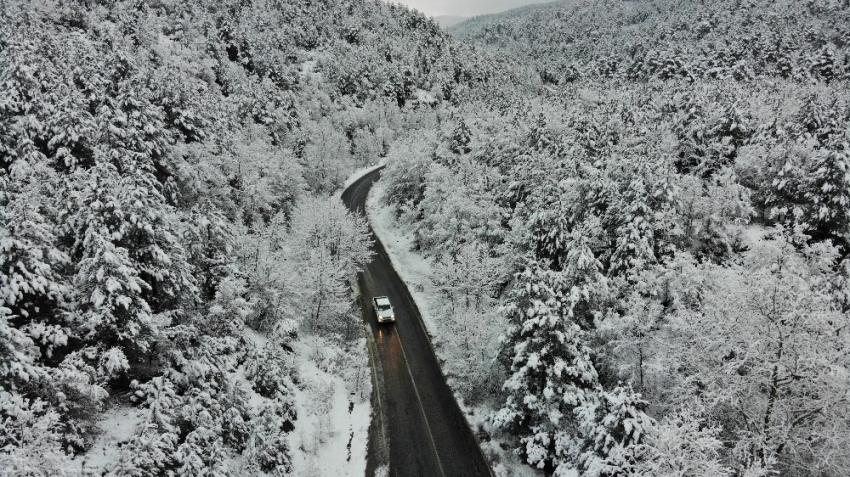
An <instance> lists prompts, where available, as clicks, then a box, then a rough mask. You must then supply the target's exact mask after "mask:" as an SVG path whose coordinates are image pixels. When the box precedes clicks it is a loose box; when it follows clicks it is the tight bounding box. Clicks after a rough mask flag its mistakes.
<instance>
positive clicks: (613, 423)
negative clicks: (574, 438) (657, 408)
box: [575, 385, 655, 477]
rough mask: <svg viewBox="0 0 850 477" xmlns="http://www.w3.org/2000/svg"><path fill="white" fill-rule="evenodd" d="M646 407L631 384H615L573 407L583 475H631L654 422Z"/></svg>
mask: <svg viewBox="0 0 850 477" xmlns="http://www.w3.org/2000/svg"><path fill="white" fill-rule="evenodd" d="M648 407H649V403H648V402H647V401H644V400H643V399H642V397H641V395H640V394H638V393H635V392H634V390H632V387H631V385H626V386H623V385H618V386H616V387H615V388H614V389H612V390H610V391H601V392H599V393H598V394H597V395H596V399H595V400H590V401H587V402H585V403H583V404H582V405H581V406H579V407H578V408H577V409H576V410H575V412H576V414H577V416H578V420H579V422H580V429H581V434H582V436H583V438H584V448H583V452H582V454H581V456H580V457H579V460H578V467H579V469H580V470H581V475H582V476H583V477H621V476H625V475H633V469H634V468H635V466H636V464H637V463H638V462H639V461H641V460H642V459H644V458H645V453H646V452H647V448H648V447H647V445H646V444H645V441H646V438H647V433H649V432H651V431H652V428H653V426H654V425H655V422H654V421H653V420H652V419H651V418H650V417H649V416H648V415H647V414H646V411H647V409H648Z"/></svg>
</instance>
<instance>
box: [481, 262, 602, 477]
mask: <svg viewBox="0 0 850 477" xmlns="http://www.w3.org/2000/svg"><path fill="white" fill-rule="evenodd" d="M570 278H571V277H570V276H569V275H568V274H567V272H563V271H562V272H556V271H552V270H549V269H548V267H547V266H546V265H545V264H541V263H540V262H538V261H537V260H535V259H529V260H528V263H527V265H526V268H525V270H523V271H522V272H521V273H519V274H517V276H516V282H515V283H514V287H513V290H512V291H511V294H510V299H509V304H508V305H507V308H506V310H507V313H508V319H509V323H510V327H509V329H508V333H507V336H506V337H505V338H504V340H503V342H502V347H501V352H500V360H501V361H502V363H503V364H504V365H505V366H506V367H508V368H509V370H510V375H509V377H508V379H507V381H505V384H504V390H505V392H506V393H507V395H508V397H507V399H506V401H505V403H504V404H503V405H502V408H501V409H499V410H498V411H497V412H496V413H495V414H494V415H493V417H492V419H493V422H494V424H495V425H496V426H497V427H498V428H501V429H504V430H507V431H509V432H511V433H512V434H513V435H515V436H517V437H519V442H520V446H521V447H520V449H519V451H520V453H521V455H522V456H523V458H524V459H525V460H526V462H527V463H528V464H530V465H532V466H535V467H537V468H540V469H548V470H550V471H552V470H555V469H558V468H561V467H564V468H570V467H572V465H573V462H574V459H575V457H576V456H577V455H578V450H579V446H580V444H579V442H578V441H577V440H576V436H577V435H578V433H577V430H578V428H577V425H576V423H575V420H574V418H573V411H574V409H575V408H576V407H577V406H579V405H581V404H582V403H584V402H585V401H586V400H587V399H588V394H592V393H593V392H595V390H596V388H597V386H598V382H597V379H598V377H597V373H596V369H595V368H594V366H593V363H592V362H591V357H590V356H591V351H590V349H589V348H588V347H587V345H586V344H585V343H584V332H583V331H582V329H581V327H579V325H577V324H576V323H575V321H573V318H572V315H573V311H574V308H575V300H576V299H579V298H580V297H581V296H582V295H584V293H583V291H582V290H581V289H580V288H577V287H575V286H574V284H573V281H572V280H571V279H570Z"/></svg>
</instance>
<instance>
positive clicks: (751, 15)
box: [453, 0, 850, 85]
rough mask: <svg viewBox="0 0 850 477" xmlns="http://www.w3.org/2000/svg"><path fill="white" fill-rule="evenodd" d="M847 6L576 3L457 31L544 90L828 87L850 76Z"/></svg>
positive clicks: (481, 20) (760, 1)
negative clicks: (607, 82) (726, 84)
mask: <svg viewBox="0 0 850 477" xmlns="http://www.w3.org/2000/svg"><path fill="white" fill-rule="evenodd" d="M848 23H850V8H848V5H847V2H843V1H840V0H824V1H804V2H801V1H794V0H780V1H775V0H746V1H741V0H722V1H716V2H705V1H699V2H679V1H675V0H636V1H619V0H604V1H596V0H575V1H566V2H555V3H551V4H549V5H546V6H542V7H526V8H522V9H516V10H511V11H509V12H505V13H502V14H498V15H491V16H483V17H476V18H473V19H472V20H469V21H467V22H464V23H462V24H460V25H457V26H455V27H454V28H453V32H454V33H455V34H456V35H457V36H458V37H460V38H463V39H465V40H468V41H470V42H472V43H474V44H479V45H489V46H495V47H497V48H498V49H499V50H500V51H504V52H512V53H514V54H516V55H518V56H520V57H522V58H526V59H528V60H529V61H530V62H531V63H532V64H534V65H535V67H536V69H537V72H538V75H539V79H540V81H542V82H543V83H545V84H555V85H557V84H563V83H567V82H571V81H575V80H577V79H578V78H581V77H598V76H603V77H617V78H628V79H629V80H633V81H634V80H637V81H640V80H645V79H648V78H658V79H673V78H681V79H684V80H687V81H695V80H697V79H706V78H714V79H720V80H730V81H746V80H749V79H752V78H754V77H760V76H779V77H782V78H794V79H797V80H801V81H809V80H821V81H825V82H831V81H834V80H838V79H842V78H846V75H847V74H848V70H847V68H848V66H849V65H850V63H848V61H850V60H848V58H850V57H848V53H850V52H849V51H848V49H847V38H848V30H847V26H846V25H848Z"/></svg>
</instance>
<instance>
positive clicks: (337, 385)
mask: <svg viewBox="0 0 850 477" xmlns="http://www.w3.org/2000/svg"><path fill="white" fill-rule="evenodd" d="M293 349H294V350H295V354H296V368H297V369H298V372H299V384H298V386H297V389H296V390H295V392H294V396H293V398H294V401H295V409H296V411H297V413H298V419H297V420H296V421H295V430H294V431H293V432H292V433H291V434H290V435H289V444H290V449H291V450H292V475H305V476H307V475H328V476H334V477H347V476H351V477H354V476H358V477H359V476H362V475H364V474H365V472H366V445H367V443H368V440H369V438H368V435H369V423H370V422H371V413H372V409H371V404H370V397H371V393H372V380H371V374H370V373H371V370H370V368H369V360H368V356H367V354H366V342H365V338H361V339H359V340H357V341H356V342H355V343H354V344H353V345H352V347H351V349H349V350H347V351H346V350H344V349H342V348H340V347H339V346H338V345H337V344H335V343H331V342H328V341H327V340H324V339H322V338H321V337H317V336H309V335H305V336H303V337H302V338H301V339H300V340H298V341H297V342H295V343H293Z"/></svg>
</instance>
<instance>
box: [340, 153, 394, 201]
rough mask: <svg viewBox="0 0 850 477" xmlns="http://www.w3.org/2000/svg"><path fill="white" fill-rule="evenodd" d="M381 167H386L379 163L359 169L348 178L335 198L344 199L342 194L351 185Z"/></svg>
mask: <svg viewBox="0 0 850 477" xmlns="http://www.w3.org/2000/svg"><path fill="white" fill-rule="evenodd" d="M381 167H384V162H383V161H381V162H379V163H378V164H375V165H374V166H369V167H364V168H363V169H359V170H357V171H355V172H353V173H352V174H351V175H350V176H348V179H346V180H345V184H343V185H342V188H341V189H340V190H339V191H338V192H337V193H336V195H335V197H342V192H343V191H344V190H345V189H348V186H350V185H351V184H354V183H355V182H357V181H358V180H360V178H362V177H363V176H365V175H366V174H368V173H370V172H372V171H374V170H376V169H380V168H381Z"/></svg>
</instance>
